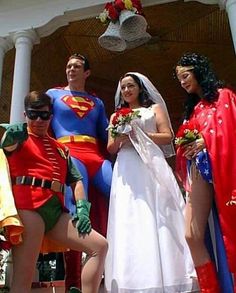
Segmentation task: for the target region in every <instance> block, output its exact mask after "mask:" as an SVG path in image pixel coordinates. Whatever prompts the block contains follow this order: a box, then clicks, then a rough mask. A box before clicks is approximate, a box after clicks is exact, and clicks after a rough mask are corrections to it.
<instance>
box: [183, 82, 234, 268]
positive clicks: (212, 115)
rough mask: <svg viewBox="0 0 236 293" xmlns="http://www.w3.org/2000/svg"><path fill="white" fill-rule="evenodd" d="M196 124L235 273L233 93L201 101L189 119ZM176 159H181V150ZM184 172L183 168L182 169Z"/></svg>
mask: <svg viewBox="0 0 236 293" xmlns="http://www.w3.org/2000/svg"><path fill="white" fill-rule="evenodd" d="M192 119H194V121H195V123H196V121H197V123H198V125H199V129H200V132H201V133H202V135H203V137H204V140H205V143H206V148H207V151H208V153H209V156H210V160H211V165H212V175H213V184H214V189H215V200H216V204H217V210H218V213H219V219H220V224H221V228H222V234H223V239H224V242H225V247H226V253H227V259H228V263H229V266H230V270H231V272H234V273H236V231H235V227H236V95H235V93H233V92H232V91H231V90H229V89H227V88H224V89H220V90H219V98H218V100H217V101H215V102H214V103H208V102H206V101H200V102H199V103H198V104H197V105H196V107H195V109H194V112H193V114H192V117H191V119H190V120H192ZM178 156H179V157H178V158H177V160H178V161H179V162H180V161H181V158H180V156H181V152H179V154H178ZM183 173H184V172H183Z"/></svg>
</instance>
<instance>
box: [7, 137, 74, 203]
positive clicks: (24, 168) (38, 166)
mask: <svg viewBox="0 0 236 293" xmlns="http://www.w3.org/2000/svg"><path fill="white" fill-rule="evenodd" d="M7 159H8V163H9V168H10V175H11V178H14V177H17V176H35V177H37V178H40V179H46V180H50V181H52V180H57V181H60V182H61V183H62V184H64V183H65V181H66V175H67V170H68V167H67V166H68V165H67V155H66V149H65V146H64V145H62V144H61V143H59V142H57V141H56V140H54V139H53V138H51V137H49V136H48V135H46V136H44V137H38V136H36V135H33V134H29V138H28V139H27V140H26V141H25V142H24V143H23V144H22V145H21V146H20V147H19V149H17V150H16V151H14V152H13V153H12V154H11V155H10V156H8V157H7ZM53 194H56V195H57V196H58V197H59V198H60V200H61V202H62V205H63V206H64V198H63V194H62V193H61V192H57V193H56V192H53V191H52V190H50V189H47V188H41V187H35V186H29V185H13V195H14V199H15V204H16V207H17V209H36V208H38V207H40V206H41V205H43V204H44V203H45V202H46V201H47V200H48V199H49V198H50V197H51V196H52V195H53Z"/></svg>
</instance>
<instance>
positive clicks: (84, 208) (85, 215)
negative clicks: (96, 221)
mask: <svg viewBox="0 0 236 293" xmlns="http://www.w3.org/2000/svg"><path fill="white" fill-rule="evenodd" d="M90 207H91V203H90V202H88V201H87V200H86V199H79V200H77V201H76V215H75V216H74V219H73V220H76V224H75V225H76V228H77V230H78V232H79V233H80V234H89V233H90V232H91V230H92V226H91V222H90V219H89V211H90Z"/></svg>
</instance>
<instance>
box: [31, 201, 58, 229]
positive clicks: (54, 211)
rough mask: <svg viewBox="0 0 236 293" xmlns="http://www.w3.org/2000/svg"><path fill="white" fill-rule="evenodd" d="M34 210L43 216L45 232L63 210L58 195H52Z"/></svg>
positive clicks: (52, 225)
mask: <svg viewBox="0 0 236 293" xmlns="http://www.w3.org/2000/svg"><path fill="white" fill-rule="evenodd" d="M36 212H38V213H39V214H40V216H41V217H42V218H43V221H44V224H45V233H47V232H48V231H50V230H51V229H52V228H53V227H54V226H55V225H56V223H57V221H58V220H59V218H60V216H61V214H62V212H63V211H62V205H61V202H60V200H59V198H58V196H56V195H53V196H52V197H51V198H50V199H49V200H48V201H47V202H46V203H45V204H43V205H42V206H41V207H39V208H38V209H36Z"/></svg>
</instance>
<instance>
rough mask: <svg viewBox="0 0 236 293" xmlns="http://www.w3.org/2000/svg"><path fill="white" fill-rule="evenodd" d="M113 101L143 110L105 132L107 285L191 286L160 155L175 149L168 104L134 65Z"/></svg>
mask: <svg viewBox="0 0 236 293" xmlns="http://www.w3.org/2000/svg"><path fill="white" fill-rule="evenodd" d="M116 106H117V107H119V106H126V107H129V108H131V109H133V110H139V111H140V115H141V117H140V118H137V119H135V120H133V121H132V122H131V126H132V131H131V132H129V133H126V134H120V135H118V136H117V137H115V138H113V137H112V135H111V133H110V134H109V141H108V151H109V152H110V153H113V154H115V153H117V159H116V162H115V165H114V171H113V180H112V188H111V196H110V207H109V218H108V231H107V238H108V243H109V250H108V255H107V258H106V263H105V288H106V290H107V292H111V293H177V292H193V291H195V290H196V289H197V284H196V278H195V271H194V267H193V262H192V259H191V256H190V252H189V250H188V247H187V243H186V242H185V237H184V235H185V231H184V215H183V213H184V205H185V204H184V200H183V197H182V194H181V192H180V189H179V187H178V184H177V182H176V180H175V177H174V175H173V173H172V170H171V168H170V167H169V165H168V164H167V162H166V160H165V155H166V156H171V155H174V150H173V146H172V144H171V141H172V139H173V132H172V128H171V124H170V119H169V116H168V112H167V110H166V106H165V103H164V101H163V99H162V97H161V96H160V94H159V92H158V91H157V90H156V88H155V87H154V86H153V84H152V83H151V82H150V81H149V79H147V77H145V76H144V75H142V74H140V73H134V72H133V73H127V74H126V75H125V76H124V77H123V78H121V80H120V82H119V85H118V88H117V92H116ZM113 117H114V114H113V115H112V116H111V122H112V119H113ZM164 154H165V155H164Z"/></svg>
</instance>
